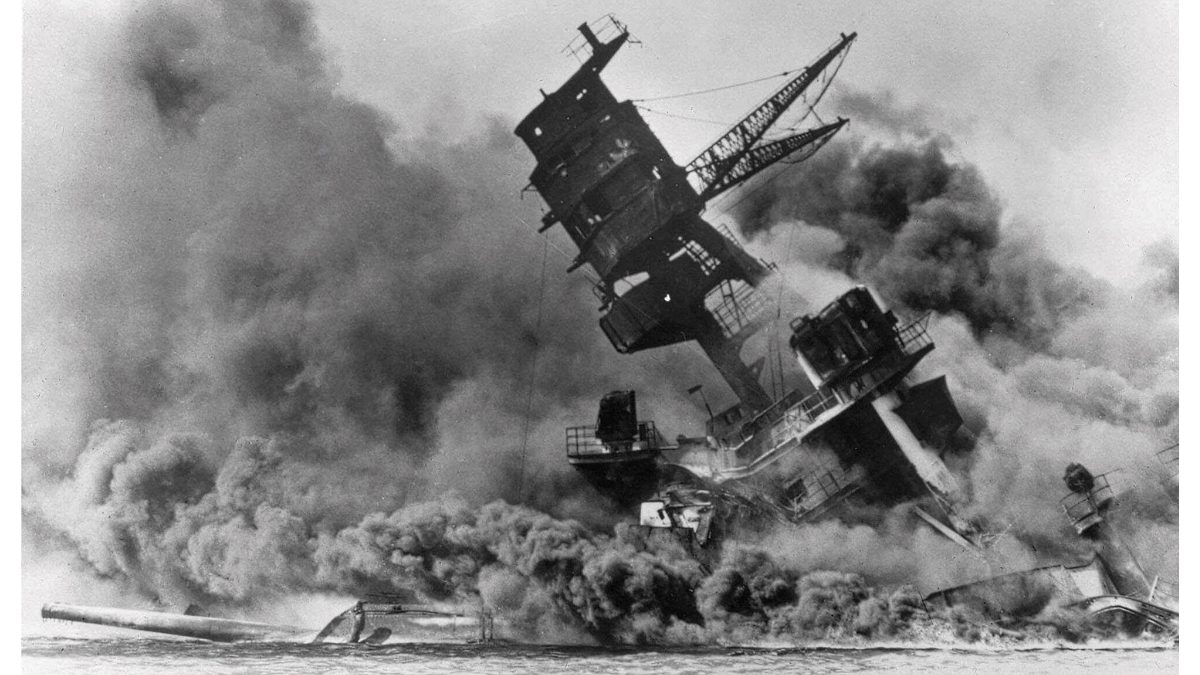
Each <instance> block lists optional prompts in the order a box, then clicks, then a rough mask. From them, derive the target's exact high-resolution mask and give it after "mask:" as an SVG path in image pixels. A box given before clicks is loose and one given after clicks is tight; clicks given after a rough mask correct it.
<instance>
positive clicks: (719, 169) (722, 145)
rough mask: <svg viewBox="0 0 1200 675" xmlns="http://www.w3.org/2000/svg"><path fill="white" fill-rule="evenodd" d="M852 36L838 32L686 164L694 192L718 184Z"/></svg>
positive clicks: (847, 43) (852, 38)
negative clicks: (815, 56)
mask: <svg viewBox="0 0 1200 675" xmlns="http://www.w3.org/2000/svg"><path fill="white" fill-rule="evenodd" d="M856 37H858V33H851V34H850V35H842V39H841V40H839V41H838V43H837V44H835V45H834V46H833V47H831V48H830V49H829V51H827V52H825V53H824V54H822V55H821V57H820V58H818V59H817V60H816V61H814V62H813V63H812V64H810V65H809V66H808V67H806V68H804V69H803V70H802V71H801V72H800V74H799V75H797V76H796V77H794V78H792V79H791V80H789V81H788V82H787V83H785V84H784V85H783V86H782V87H780V88H779V90H778V91H776V92H775V93H774V94H772V95H771V96H770V97H769V98H768V99H767V100H766V101H764V102H763V103H762V105H760V106H758V107H757V108H755V109H754V110H753V111H752V112H751V113H750V114H749V115H747V116H746V117H745V118H744V119H743V120H742V121H741V122H738V123H737V124H735V125H734V126H733V128H731V129H730V130H729V131H727V132H726V133H725V135H723V136H721V138H719V139H717V141H716V142H715V143H713V144H712V145H711V146H709V147H708V149H707V150H705V151H704V152H702V153H700V155H699V156H698V157H696V159H693V160H692V161H691V162H689V163H688V165H687V170H688V172H689V173H691V174H692V175H694V176H695V177H696V178H697V179H698V180H699V182H700V187H699V189H698V190H697V191H698V192H700V193H701V196H703V195H704V193H706V192H708V191H709V190H710V188H711V187H712V186H714V185H717V184H719V183H722V181H723V179H724V177H725V176H726V175H727V174H728V173H729V172H730V171H732V170H733V169H734V167H735V166H737V164H738V163H739V162H740V161H741V159H742V158H743V157H744V156H745V155H746V154H747V153H748V152H750V150H751V148H753V147H754V144H755V143H757V142H758V141H759V139H761V138H762V137H763V134H765V133H766V132H767V129H769V128H770V127H771V125H772V124H774V123H775V122H776V120H778V119H779V117H780V116H781V115H783V113H784V112H785V111H786V110H787V109H788V107H789V106H791V105H792V104H793V103H795V102H796V99H798V98H800V96H801V94H803V93H804V91H805V90H806V89H807V88H808V86H809V85H811V84H812V83H813V82H815V81H816V80H817V78H819V77H820V76H821V73H823V72H824V71H825V69H826V68H828V67H829V64H831V63H833V61H834V59H836V58H838V56H840V55H841V54H842V53H843V52H845V50H846V49H848V48H849V47H850V43H851V42H853V41H854V39H855V38H856Z"/></svg>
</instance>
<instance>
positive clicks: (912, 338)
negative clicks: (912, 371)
mask: <svg viewBox="0 0 1200 675" xmlns="http://www.w3.org/2000/svg"><path fill="white" fill-rule="evenodd" d="M930 314H931V313H930V312H926V313H925V314H923V315H921V316H920V317H918V318H917V319H915V320H914V321H912V322H910V323H909V324H908V325H906V326H904V327H903V328H901V329H899V330H898V331H896V337H898V338H899V339H900V347H901V349H903V350H904V351H905V352H906V353H908V354H913V353H915V352H917V351H919V350H920V349H922V348H924V347H926V346H928V345H932V344H933V339H932V338H930V337H929V331H928V328H929V317H930Z"/></svg>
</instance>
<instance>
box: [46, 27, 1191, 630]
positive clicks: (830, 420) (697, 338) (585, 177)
mask: <svg viewBox="0 0 1200 675" xmlns="http://www.w3.org/2000/svg"><path fill="white" fill-rule="evenodd" d="M579 31H580V36H579V38H577V39H576V41H574V42H572V43H571V45H569V46H568V50H569V51H570V52H571V53H572V54H575V55H576V56H577V57H579V58H580V60H581V61H582V65H581V66H580V68H579V69H578V70H577V71H576V72H575V73H574V74H573V75H572V76H571V77H570V78H569V79H568V80H567V81H566V82H565V83H564V84H563V85H562V86H561V87H560V88H559V89H558V90H556V91H554V92H550V93H546V92H543V100H542V101H541V103H540V104H539V105H538V106H537V107H535V108H534V109H533V110H532V111H531V112H530V113H529V114H528V115H527V116H526V117H525V119H523V120H522V121H521V122H520V123H519V125H518V126H517V127H516V134H517V135H518V136H519V137H520V138H521V139H522V140H523V141H524V142H525V144H526V145H527V146H528V147H529V150H530V151H531V152H532V153H533V155H534V157H535V158H536V160H537V164H536V167H535V168H534V170H533V172H532V174H531V176H530V185H531V186H532V188H533V189H534V190H536V191H537V192H538V193H539V194H540V195H541V196H542V197H543V199H544V201H545V203H546V205H547V210H546V212H545V215H544V216H543V218H542V228H541V229H542V230H547V229H549V228H551V227H553V226H555V225H561V226H562V227H563V229H564V230H565V231H566V233H567V235H568V236H569V237H570V238H571V240H572V241H573V242H574V244H575V245H576V247H577V248H578V250H579V253H578V256H577V257H576V259H575V261H574V262H573V263H572V265H571V267H570V269H569V270H568V272H571V271H574V270H576V269H578V268H580V267H583V266H585V265H586V266H587V267H589V268H590V269H591V270H592V271H593V272H594V274H595V277H596V278H595V284H594V289H595V293H596V296H597V299H598V300H599V302H600V311H601V313H602V315H601V317H600V320H599V324H600V328H601V330H602V331H603V332H604V334H605V335H606V336H607V338H608V339H609V341H610V342H611V343H612V345H613V347H614V348H615V349H616V351H617V352H619V353H622V354H629V353H635V352H640V351H643V350H648V349H654V348H661V347H665V346H668V345H674V344H679V343H686V342H693V341H694V342H695V343H696V344H697V345H698V346H699V347H700V348H701V349H702V350H703V352H704V353H705V355H706V356H707V358H708V360H709V361H710V362H711V364H712V365H713V366H714V368H715V370H716V371H717V374H718V375H719V376H720V377H721V378H722V379H723V381H724V382H725V383H726V384H727V385H728V387H729V389H730V390H731V391H732V393H733V395H734V397H735V398H736V402H735V403H733V404H732V405H731V406H728V407H726V408H725V409H723V410H720V411H718V412H713V411H712V410H711V409H710V410H709V416H708V419H707V421H706V422H705V433H704V435H703V436H698V437H687V436H678V437H676V438H675V439H674V440H668V439H667V438H666V437H665V436H664V435H663V433H662V432H661V431H660V430H659V429H658V428H657V427H656V426H655V423H654V422H653V421H652V420H646V419H642V418H641V417H640V416H639V414H638V406H637V394H636V392H635V391H631V390H627V391H614V392H610V393H608V394H605V395H603V396H602V397H601V399H600V402H599V409H598V413H597V418H596V422H595V424H590V425H581V426H571V427H568V428H567V429H566V445H565V450H566V459H567V461H568V462H569V463H570V464H571V465H572V466H574V467H575V468H576V469H577V470H578V471H579V473H580V474H581V475H582V476H583V477H584V478H585V479H586V480H587V481H588V482H589V483H590V484H591V485H592V486H594V487H595V489H597V490H598V491H600V492H601V493H603V494H605V495H607V496H608V497H610V498H611V499H612V500H613V501H614V502H616V503H618V504H621V505H623V506H624V507H626V508H628V509H629V510H630V515H631V516H632V517H635V518H636V519H637V522H638V523H639V524H638V525H637V526H636V527H634V528H632V530H631V531H632V532H634V533H640V535H641V536H642V537H644V538H645V540H646V541H647V542H649V541H650V540H653V539H655V538H666V539H670V540H673V541H675V542H678V543H679V544H681V545H683V546H684V547H686V548H687V549H688V550H690V551H691V552H692V553H693V554H694V555H695V556H696V557H697V558H699V559H701V560H703V561H709V562H711V561H713V560H715V557H716V556H717V555H719V550H720V543H721V542H722V541H723V540H725V539H727V538H731V537H737V536H738V535H739V533H742V532H746V531H753V530H755V529H757V528H769V527H775V526H777V525H781V524H782V525H785V526H786V524H789V523H790V524H802V523H808V522H814V521H818V520H821V519H827V518H839V519H843V520H853V519H855V518H857V517H860V516H861V515H862V514H863V513H864V512H869V511H870V509H869V508H868V509H863V508H862V507H864V506H867V507H870V506H885V507H893V506H897V505H904V506H905V507H906V508H907V509H908V512H910V513H911V514H912V515H913V518H914V526H920V527H929V528H932V529H933V530H934V531H935V532H937V533H938V534H940V535H942V536H944V537H946V538H947V539H949V540H950V541H953V542H954V543H955V544H957V545H959V546H961V547H963V548H964V549H965V550H967V551H970V552H971V553H972V554H975V555H980V556H986V555H987V554H988V549H989V546H990V544H991V542H992V541H993V539H994V537H995V535H994V533H991V532H989V528H988V524H987V523H981V522H977V521H972V520H969V519H967V518H964V517H962V516H961V515H960V514H959V508H958V506H959V504H960V503H961V499H962V490H961V489H960V486H959V479H958V478H957V477H956V476H955V474H954V473H953V472H952V471H951V470H950V469H949V467H948V466H947V463H946V461H945V460H946V458H947V457H948V456H949V455H951V454H954V453H969V452H972V450H973V449H972V446H973V438H972V435H971V433H970V432H969V431H968V430H966V429H965V428H964V422H963V418H962V416H961V414H960V413H959V411H958V408H957V406H956V405H955V402H954V399H953V396H952V395H951V393H950V388H949V385H948V383H947V381H946V378H945V377H942V376H939V377H933V378H929V379H924V380H920V381H918V378H917V376H916V374H915V373H916V368H917V366H918V364H919V363H920V362H921V361H922V360H923V359H924V358H925V357H926V356H927V355H929V354H930V353H931V352H932V351H933V349H934V343H933V340H932V338H931V337H930V335H929V332H928V318H929V317H928V316H923V317H918V318H916V319H914V320H904V319H903V318H902V317H900V316H898V315H897V314H896V313H895V312H894V311H892V310H890V309H888V308H887V307H886V306H885V304H884V302H883V301H882V300H881V299H880V297H879V296H878V295H877V294H876V293H875V292H873V291H872V289H870V288H867V287H863V286H859V287H855V288H851V289H849V290H847V291H846V292H844V293H843V294H842V295H840V296H839V297H837V298H835V299H833V300H832V301H831V302H829V303H828V304H827V305H826V306H825V307H823V308H821V309H820V310H819V311H816V312H812V313H809V314H805V315H803V316H800V317H797V318H795V319H793V320H792V321H790V322H789V324H788V329H789V335H788V340H787V343H788V348H789V350H790V352H791V354H792V356H793V357H794V361H795V367H796V368H797V369H798V370H799V371H800V378H801V381H807V386H801V387H794V388H791V389H786V390H783V391H779V392H778V393H769V392H768V388H767V387H765V386H764V385H763V383H762V378H763V375H764V367H765V363H766V359H765V358H763V357H760V358H757V359H753V360H750V359H747V358H746V357H745V353H747V352H749V351H750V350H749V349H747V345H748V344H749V343H750V342H751V341H752V339H754V338H755V337H756V336H758V335H760V334H761V333H763V332H764V331H765V329H767V328H768V326H769V325H771V321H772V315H773V314H777V313H778V307H776V306H774V305H773V303H772V302H771V301H770V299H769V297H768V293H766V292H765V290H764V289H765V288H767V287H768V285H769V284H771V283H773V282H777V280H776V279H774V276H775V267H774V266H773V265H771V264H769V263H766V262H764V261H761V260H759V259H756V258H755V257H753V256H752V255H750V254H749V253H748V252H747V251H746V250H745V249H744V248H743V247H742V246H741V244H740V243H739V242H738V240H737V239H736V238H735V237H734V236H733V235H732V234H731V233H730V232H728V231H727V230H725V229H723V228H717V227H714V226H713V225H711V224H710V223H708V222H707V221H706V220H705V219H704V218H703V217H702V214H703V212H704V210H705V206H706V204H708V203H709V202H710V201H711V200H713V199H714V198H716V197H718V196H719V195H722V194H723V193H725V192H727V191H729V190H731V189H733V188H736V187H738V186H739V185H742V184H744V183H745V182H746V181H747V180H749V179H751V178H753V177H754V176H756V175H758V174H759V173H761V172H763V171H764V170H766V169H768V168H770V167H771V166H772V165H774V164H776V163H777V162H780V161H784V160H786V161H789V162H797V161H803V160H804V159H806V158H808V157H810V156H812V155H813V154H814V153H816V152H817V151H819V150H820V148H821V147H822V146H823V145H825V144H826V143H827V142H829V141H830V139H832V138H833V137H834V136H835V135H836V134H837V133H838V132H839V131H840V130H841V129H842V128H843V127H845V125H846V124H847V123H848V120H846V119H843V118H838V119H837V120H836V121H834V122H832V123H828V124H820V125H819V126H816V127H813V128H811V129H807V130H805V131H800V132H797V133H793V134H790V135H786V136H783V137H779V138H775V139H774V140H766V138H767V134H768V132H769V131H770V130H771V129H772V127H773V125H775V124H776V123H777V122H778V121H779V120H780V119H781V117H783V115H784V114H785V113H786V111H787V110H788V109H789V108H790V107H791V106H792V105H793V104H795V103H797V102H799V101H803V102H804V104H805V107H806V108H807V111H808V113H812V114H813V116H815V112H814V110H815V106H816V104H817V103H818V102H819V101H820V99H821V97H822V95H823V94H824V93H825V91H826V89H827V88H828V87H829V85H830V83H831V81H832V79H833V76H834V75H835V74H836V73H837V71H838V68H839V67H840V65H841V63H842V62H843V61H844V60H845V58H846V56H847V53H848V50H849V49H850V47H851V45H852V44H853V42H854V41H855V39H856V38H857V34H855V33H850V34H848V35H847V34H843V35H841V36H840V37H839V39H838V40H837V41H836V42H835V43H834V44H833V45H832V46H830V47H829V48H828V49H827V50H826V51H824V52H823V53H822V54H821V55H820V56H819V57H818V58H817V59H816V60H815V61H813V62H812V63H811V64H809V65H808V66H806V67H804V68H802V69H800V70H799V71H797V72H796V74H794V76H793V77H791V78H790V79H788V80H787V81H786V82H785V83H784V84H783V85H782V86H781V87H779V89H778V90H776V91H775V92H774V93H773V94H771V95H770V96H769V97H767V98H766V100H764V101H763V102H762V103H761V104H760V105H758V106H757V107H755V108H754V109H753V110H752V111H751V112H750V113H749V114H748V115H746V116H745V117H744V118H743V119H742V120H741V121H740V122H738V123H736V124H734V125H732V126H731V127H730V128H729V129H728V130H727V131H726V132H725V133H724V134H723V135H722V136H721V137H720V138H719V139H718V140H716V141H715V142H714V143H712V144H711V145H710V146H709V147H708V148H707V149H706V150H705V151H704V152H702V153H701V154H700V155H698V156H697V157H696V158H695V159H694V160H692V161H691V162H689V163H688V164H686V165H684V166H681V165H679V164H677V163H675V162H674V160H672V158H671V157H670V155H669V154H668V153H667V151H666V149H665V148H664V147H663V145H662V143H661V142H660V141H659V139H658V138H657V137H656V136H655V134H654V133H653V132H652V131H651V129H650V127H649V125H648V124H647V123H646V122H645V121H644V120H643V119H642V117H641V115H640V114H639V112H638V108H637V106H636V105H635V104H634V103H632V102H631V101H618V100H617V99H616V97H615V96H614V95H613V94H612V93H611V92H610V91H609V90H608V88H607V87H606V85H605V84H604V83H603V81H602V80H601V79H600V73H601V71H602V70H603V69H604V68H605V66H607V65H608V63H609V62H610V61H611V60H612V58H613V56H614V55H615V54H616V53H617V51H618V50H619V49H620V48H621V47H622V46H623V45H625V44H626V43H627V42H629V41H630V40H631V37H630V33H629V31H628V29H627V28H626V26H624V25H623V24H621V23H620V22H619V21H617V20H616V19H615V18H613V17H611V16H608V17H605V18H603V19H601V20H600V21H598V22H593V23H591V24H583V25H581V26H579ZM807 117H808V115H807V114H806V115H803V116H802V119H803V118H807ZM798 123H799V122H795V123H794V124H798ZM771 295H774V293H771ZM779 381H780V382H782V381H783V378H782V376H781V377H779ZM780 389H783V388H782V387H780ZM775 390H776V389H775V388H774V387H772V392H774V391H775ZM694 391H695V390H693V392H689V393H694ZM705 407H708V404H707V401H705ZM1170 450H1174V454H1173V455H1172V454H1170V453H1169V452H1168V453H1167V454H1166V455H1163V456H1161V457H1160V459H1162V460H1163V462H1164V464H1165V465H1166V466H1167V467H1168V469H1172V468H1174V467H1177V462H1178V454H1177V447H1176V448H1171V449H1168V451H1170ZM1174 470H1175V471H1176V472H1177V468H1175V469H1174ZM1064 482H1065V484H1066V492H1067V495H1066V496H1065V497H1064V498H1063V500H1062V502H1061V504H1062V509H1063V512H1064V514H1065V516H1066V517H1067V518H1068V519H1069V520H1070V521H1071V524H1072V525H1073V526H1074V529H1075V531H1076V533H1077V534H1078V535H1079V536H1080V537H1081V538H1082V539H1083V540H1084V541H1086V542H1087V543H1088V547H1089V549H1090V550H1091V551H1092V553H1093V556H1092V557H1091V558H1090V559H1088V560H1080V561H1072V562H1069V563H1062V564H1056V565H1050V566H1045V567H1039V568H1037V569H1031V570H1023V571H1019V572H1015V573H1009V574H1003V575H999V576H994V577H989V578H985V579H979V580H976V581H973V582H971V583H967V584H964V585H961V586H957V587H953V588H945V589H939V590H936V591H934V592H932V593H930V594H929V595H928V596H927V597H926V598H925V602H926V604H927V605H928V606H930V607H951V606H968V607H972V608H974V609H976V610H978V611H980V612H981V613H983V614H984V615H985V616H988V617H993V618H996V619H1004V618H1006V617H1011V616H1014V615H1018V614H1021V613H1026V614H1032V613H1036V612H1037V611H1038V610H1039V609H1040V608H1042V607H1045V606H1047V605H1048V604H1049V603H1050V602H1052V601H1059V602H1061V603H1065V604H1067V605H1069V606H1074V607H1078V608H1081V609H1082V610H1084V611H1085V612H1088V613H1090V614H1091V615H1093V616H1095V617H1103V618H1111V619H1112V620H1113V622H1114V623H1115V624H1117V625H1119V626H1120V627H1121V629H1122V630H1123V631H1124V632H1125V633H1128V634H1142V633H1152V634H1160V635H1168V636H1169V635H1175V634H1177V631H1178V597H1177V591H1176V590H1175V587H1174V585H1173V584H1171V583H1169V582H1168V581H1166V580H1163V579H1161V578H1159V577H1157V576H1152V575H1150V574H1148V573H1147V572H1146V571H1145V570H1143V569H1142V567H1141V566H1140V564H1139V562H1138V560H1137V558H1136V556H1135V555H1134V554H1133V553H1132V552H1131V551H1130V550H1129V548H1128V547H1127V546H1126V545H1125V544H1124V543H1123V542H1124V540H1123V538H1122V534H1121V532H1120V531H1119V528H1117V527H1116V526H1115V525H1114V524H1113V523H1112V522H1111V521H1112V518H1111V515H1112V513H1113V512H1114V511H1115V509H1117V508H1118V506H1117V500H1116V498H1115V494H1114V490H1113V487H1112V485H1111V483H1110V481H1109V478H1108V474H1102V475H1098V476H1096V475H1092V474H1091V472H1089V471H1088V470H1087V469H1086V468H1085V467H1083V466H1080V465H1070V466H1068V467H1067V473H1066V475H1065V476H1064ZM42 615H43V617H45V618H47V619H54V620H64V621H73V622H84V623H93V624H101V625H108V626H118V627H124V628H132V629H136V630H142V631H151V632H157V633H165V634H171V635H178V636H183V637H190V638H199V639H207V640H216V641H244V640H289V641H297V640H298V641H305V642H341V643H346V642H363V643H368V644H381V643H387V642H395V641H398V640H407V641H413V640H416V641H422V640H423V641H445V640H452V641H475V640H480V641H486V640H490V639H492V638H493V636H494V626H495V620H494V619H493V618H492V616H491V614H490V612H489V611H487V609H486V608H483V607H457V608H456V607H425V606H420V605H409V604H406V603H403V602H399V601H397V600H396V599H392V598H366V599H364V600H362V601H360V602H358V603H356V604H355V605H354V606H353V607H351V608H349V609H347V610H346V611H344V612H342V613H341V614H339V615H337V616H335V617H334V618H333V620H331V621H330V622H329V623H328V624H327V625H326V626H325V627H324V628H323V629H320V630H316V629H306V628H297V627H290V626H275V625H269V624H259V623H250V622H243V621H233V620H228V619H220V618H214V617H202V616H195V615H192V614H190V613H188V614H169V613H162V612H146V611H136V610H122V609H110V608H100V607H82V606H75V605H64V604H58V603H51V604H48V605H46V606H45V607H44V608H43V610H42Z"/></svg>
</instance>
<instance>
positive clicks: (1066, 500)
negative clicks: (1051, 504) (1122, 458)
mask: <svg viewBox="0 0 1200 675" xmlns="http://www.w3.org/2000/svg"><path fill="white" fill-rule="evenodd" d="M1109 473H1112V472H1109ZM1093 480H1094V481H1095V482H1094V483H1093V485H1092V489H1091V491H1089V492H1088V493H1087V494H1083V493H1080V492H1072V493H1071V494H1069V495H1067V496H1066V497H1063V498H1062V499H1060V500H1059V502H1058V503H1059V504H1060V505H1061V506H1062V510H1063V513H1066V514H1067V518H1070V519H1071V524H1072V525H1074V526H1075V531H1076V532H1079V533H1080V534H1082V533H1083V532H1084V531H1085V530H1087V529H1088V528H1089V527H1091V526H1093V525H1095V524H1096V523H1099V522H1100V521H1101V520H1102V517H1101V516H1100V509H1101V508H1102V507H1103V506H1104V505H1106V504H1108V503H1111V502H1112V501H1113V499H1114V497H1115V495H1114V493H1113V489H1112V486H1111V485H1109V482H1108V474H1100V475H1099V476H1096V477H1095V478H1094V479H1093Z"/></svg>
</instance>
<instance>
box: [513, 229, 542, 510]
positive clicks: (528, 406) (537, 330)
mask: <svg viewBox="0 0 1200 675" xmlns="http://www.w3.org/2000/svg"><path fill="white" fill-rule="evenodd" d="M549 252H550V240H549V239H548V238H547V237H542V272H541V275H540V277H539V279H538V311H537V321H536V322H534V328H533V357H532V358H531V360H530V363H529V388H528V390H527V392H526V394H525V425H524V429H523V430H522V432H521V480H520V482H518V483H517V490H518V491H517V503H519V504H524V503H525V458H526V455H527V454H528V451H529V416H530V414H531V413H532V412H533V386H534V384H535V382H536V376H537V362H538V353H539V352H540V351H541V344H539V342H538V339H539V338H540V336H541V334H542V307H543V304H544V303H543V300H544V299H545V297H546V260H547V258H549Z"/></svg>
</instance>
